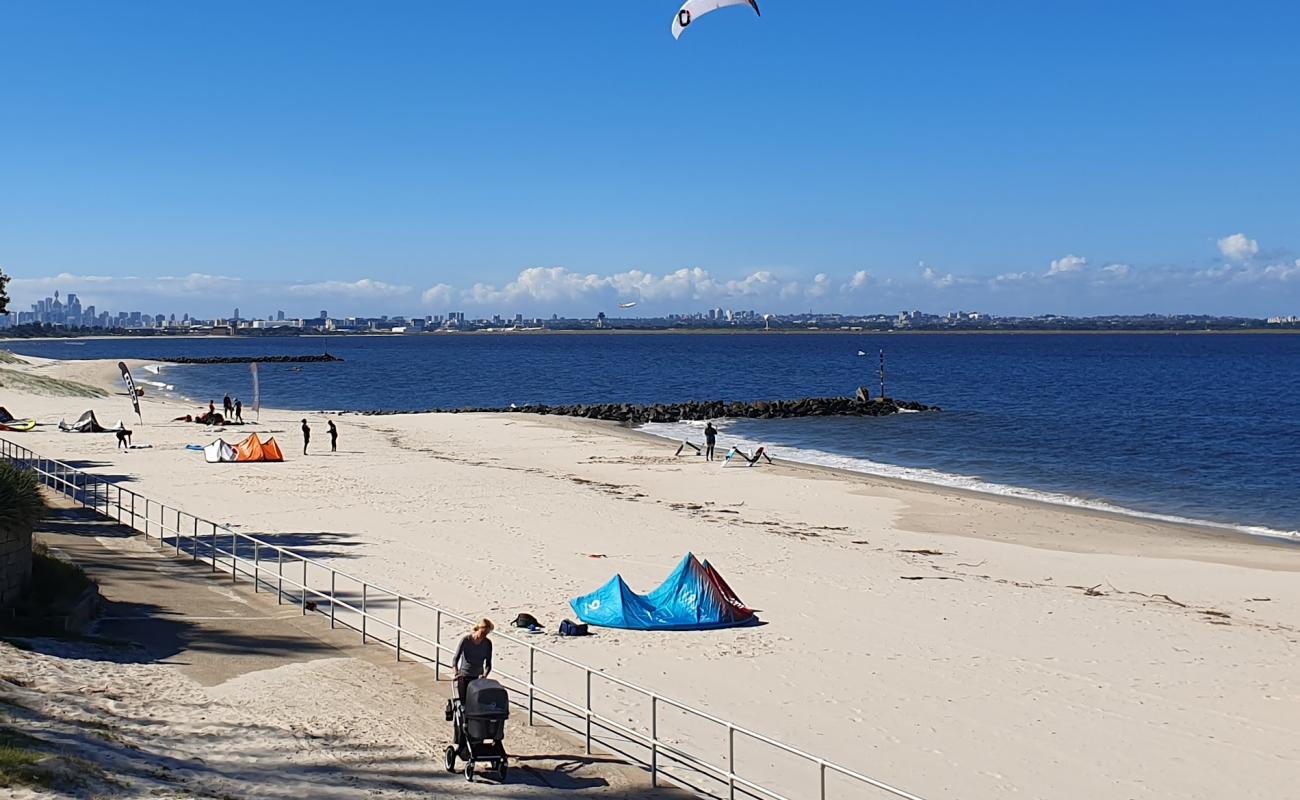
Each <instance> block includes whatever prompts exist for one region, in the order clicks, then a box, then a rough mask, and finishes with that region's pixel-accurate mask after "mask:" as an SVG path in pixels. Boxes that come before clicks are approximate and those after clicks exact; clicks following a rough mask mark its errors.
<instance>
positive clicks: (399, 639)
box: [397, 594, 402, 661]
mask: <svg viewBox="0 0 1300 800" xmlns="http://www.w3.org/2000/svg"><path fill="white" fill-rule="evenodd" d="M397 660H398V661H401V660H402V596H401V595H400V594H399V595H398V596H397Z"/></svg>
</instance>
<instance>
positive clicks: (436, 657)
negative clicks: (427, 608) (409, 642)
mask: <svg viewBox="0 0 1300 800" xmlns="http://www.w3.org/2000/svg"><path fill="white" fill-rule="evenodd" d="M436 619H437V622H436V623H435V624H434V628H433V682H434V683H437V682H438V681H440V680H442V609H441V608H440V609H438V614H437V617H436ZM451 666H452V669H455V668H456V665H455V664H452V665H451Z"/></svg>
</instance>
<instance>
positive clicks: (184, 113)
mask: <svg viewBox="0 0 1300 800" xmlns="http://www.w3.org/2000/svg"><path fill="white" fill-rule="evenodd" d="M677 6H678V2H677V0H604V2H586V3H577V4H564V3H535V2H524V1H523V0H503V1H502V2H496V3H479V4H466V3H458V4H455V7H454V9H453V6H452V4H450V3H435V2H411V3H400V2H387V3H383V4H363V3H356V2H350V3H343V2H310V3H296V2H276V3H252V2H225V3H208V2H187V3H175V2H130V3H99V2H85V3H76V2H60V3H29V2H14V1H13V0H0V74H3V75H4V76H5V79H4V80H0V269H4V270H5V271H6V272H7V273H9V274H11V275H13V276H15V281H14V283H13V284H12V285H11V294H12V295H13V296H14V299H15V301H17V302H18V303H20V304H23V303H29V302H31V301H32V300H33V299H35V298H36V297H38V296H44V295H46V294H49V293H51V292H52V291H53V290H54V289H56V288H57V289H62V290H64V291H69V290H71V291H76V292H78V294H79V295H80V296H81V297H82V298H83V301H87V302H97V303H99V304H100V305H101V307H110V308H113V309H114V310H123V309H133V308H143V309H146V310H155V309H156V310H167V311H172V310H174V311H177V312H180V311H189V312H192V313H203V314H208V313H217V312H225V311H227V310H228V309H229V307H230V306H232V305H234V304H240V305H241V308H242V309H243V311H244V313H245V314H246V315H247V314H249V313H265V312H267V311H271V310H274V309H277V308H284V309H285V310H287V311H289V312H290V313H291V314H292V313H314V312H315V311H318V310H319V309H320V308H327V309H329V310H330V311H331V313H338V314H343V313H382V312H389V313H407V314H410V313H440V312H445V311H447V310H449V309H452V308H456V309H463V310H465V311H467V312H469V313H477V312H480V311H483V312H488V313H493V312H500V313H505V314H512V313H514V312H516V311H518V312H522V313H525V314H530V315H531V314H536V313H549V312H551V311H559V312H562V313H581V314H594V312H595V311H596V310H601V309H605V310H609V309H610V308H611V307H612V304H613V303H615V302H617V301H619V300H639V301H640V302H641V304H642V308H643V309H645V310H646V311H659V310H662V311H684V310H695V309H700V308H705V307H708V306H711V305H722V306H727V307H736V308H755V309H757V310H762V311H787V310H796V309H808V308H815V309H818V310H842V311H896V310H898V309H900V308H904V307H907V308H911V307H920V308H925V309H928V310H935V311H942V310H948V309H951V308H959V307H960V308H969V309H981V310H985V311H991V312H994V313H1041V312H1055V313H1111V312H1125V313H1127V312H1147V311H1154V312H1181V311H1187V312H1205V313H1248V314H1279V313H1300V262H1298V261H1297V258H1298V257H1300V252H1298V251H1300V144H1298V143H1300V92H1298V91H1297V85H1298V82H1300V48H1297V47H1296V46H1295V42H1296V39H1297V35H1300V10H1297V7H1296V6H1295V4H1294V3H1281V2H1277V3H1263V2H1259V3H1250V2H1247V3H1241V4H1235V5H1233V6H1231V7H1229V6H1225V5H1224V4H1222V3H1210V2H1195V1H1192V2H1187V1H1184V2H1173V1H1172V0H1166V1H1158V2H1143V3H1132V2H1125V3H1121V2H1088V3H1082V2H1080V3H1045V2H1036V3H1031V2H999V3H987V4H979V3H970V2H928V3H921V2H916V0H906V1H904V0H879V1H871V0H836V1H830V0H828V1H827V2H817V1H816V0H762V6H763V17H762V18H761V19H759V18H756V17H755V16H754V15H753V14H752V13H750V12H748V11H746V10H745V9H734V8H733V9H726V10H723V11H720V12H718V13H716V14H714V15H712V16H709V17H707V18H704V19H703V20H701V21H699V22H698V23H697V24H696V25H694V26H692V28H691V29H690V30H689V31H687V32H686V34H685V35H684V36H683V37H682V39H681V41H674V40H673V38H672V37H671V35H670V34H669V31H668V28H669V24H670V22H671V20H672V18H673V15H674V13H675V12H676V9H677ZM1054 263H1055V266H1054Z"/></svg>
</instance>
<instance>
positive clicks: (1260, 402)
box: [4, 334, 1300, 532]
mask: <svg viewBox="0 0 1300 800" xmlns="http://www.w3.org/2000/svg"><path fill="white" fill-rule="evenodd" d="M4 346H5V347H6V348H9V349H12V350H14V351H16V352H19V353H26V354H30V355H37V356H46V357H52V358H113V359H117V358H140V359H155V358H161V357H165V356H178V355H184V356H206V355H263V354H266V355H283V354H308V353H319V352H323V351H324V350H325V349H326V348H328V350H329V352H331V353H334V354H336V355H339V356H341V357H342V358H343V359H344V361H343V362H342V363H328V364H304V365H301V367H300V368H299V369H298V370H295V369H293V368H292V367H291V366H289V365H280V364H263V365H261V366H260V371H261V381H262V402H263V404H264V405H267V406H274V407H281V408H295V409H306V410H316V409H338V410H366V409H379V408H383V409H401V410H417V409H425V408H434V407H463V406H488V405H491V406H500V405H509V404H510V403H518V404H525V403H561V402H613V401H620V402H621V401H627V402H639V403H648V402H672V401H680V400H691V399H714V398H721V399H737V400H754V399H778V398H791V397H800V396H806V395H832V394H847V393H850V392H852V391H853V390H854V389H855V388H856V387H857V386H859V385H865V386H868V387H871V389H872V392H873V394H874V393H875V390H876V381H877V378H876V368H877V366H878V359H877V356H876V353H877V351H878V350H879V349H881V348H884V350H885V352H886V356H887V369H888V374H887V381H888V390H889V393H890V394H891V395H893V396H895V397H899V398H903V399H908V400H917V401H921V402H924V403H931V404H938V405H940V406H942V407H943V408H944V411H943V412H942V413H940V414H903V415H898V416H895V417H887V418H879V419H874V418H865V419H857V418H852V419H848V418H845V419H840V418H829V419H800V420H739V421H731V422H727V423H725V424H724V425H723V426H722V428H723V438H724V443H725V440H726V439H727V437H731V438H733V439H736V440H740V441H744V442H748V443H758V442H761V443H764V444H766V445H767V446H768V447H769V448H770V449H771V450H772V451H773V452H775V453H776V454H777V455H780V456H783V457H786V458H792V459H797V460H806V461H811V462H818V463H824V464H831V465H834V466H840V467H845V468H849V469H858V470H861V471H866V472H873V473H877V474H886V475H897V476H901V477H909V478H913V479H918V480H925V481H931V482H936V483H943V484H949V485H959V486H968V487H970V488H976V489H983V490H987V491H994V492H1002V493H1010V494H1025V495H1027V496H1035V497H1041V498H1044V499H1051V500H1055V501H1058V502H1067V503H1076V504H1084V505H1095V506H1102V507H1117V508H1122V509H1127V510H1132V511H1135V512H1140V513H1145V514H1152V515H1160V516H1170V517H1177V518H1187V519H1194V520H1203V521H1208V522H1214V523H1219V524H1225V525H1232V526H1241V527H1246V528H1254V529H1267V530H1271V531H1280V532H1292V531H1295V530H1297V529H1298V528H1300V336H1270V335H989V336H982V335H941V334H936V335H889V334H880V335H870V334H863V335H736V336H728V335H710V334H680V335H614V336H590V335H586V336H583V335H579V336H564V335H555V336H526V335H525V336H436V337H375V338H329V339H322V338H293V339H264V340H257V339H219V338H217V339H108V340H93V341H86V342H84V343H80V342H78V343H73V342H66V341H30V342H17V343H12V344H5V345H4ZM859 351H865V352H866V353H868V355H867V356H866V357H859V356H858V355H857V353H858V352H859ZM139 377H141V378H149V379H153V380H161V381H163V382H166V383H170V384H174V385H175V387H176V391H177V392H179V393H181V394H183V395H184V396H187V397H190V398H193V399H195V400H196V401H201V402H204V403H206V401H207V400H208V399H209V398H214V399H217V400H218V401H219V400H220V398H221V396H222V395H223V394H224V393H225V392H227V391H229V392H231V393H232V394H235V395H239V396H241V397H243V398H244V400H245V401H246V402H247V401H248V399H249V396H250V395H251V383H250V377H249V370H248V366H247V365H215V366H170V367H165V368H164V369H163V370H162V373H161V376H160V377H153V376H149V375H141V376H139ZM652 427H653V426H652ZM659 432H661V433H663V434H665V435H669V436H680V435H681V434H682V430H681V429H680V428H673V427H668V428H667V429H663V430H660V431H659Z"/></svg>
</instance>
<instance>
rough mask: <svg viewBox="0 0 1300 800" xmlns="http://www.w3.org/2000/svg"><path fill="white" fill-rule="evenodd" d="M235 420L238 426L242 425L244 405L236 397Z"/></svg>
mask: <svg viewBox="0 0 1300 800" xmlns="http://www.w3.org/2000/svg"><path fill="white" fill-rule="evenodd" d="M235 419H237V420H239V424H241V425H242V424H244V404H243V403H242V402H240V400H239V398H238V397H236V398H235Z"/></svg>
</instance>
